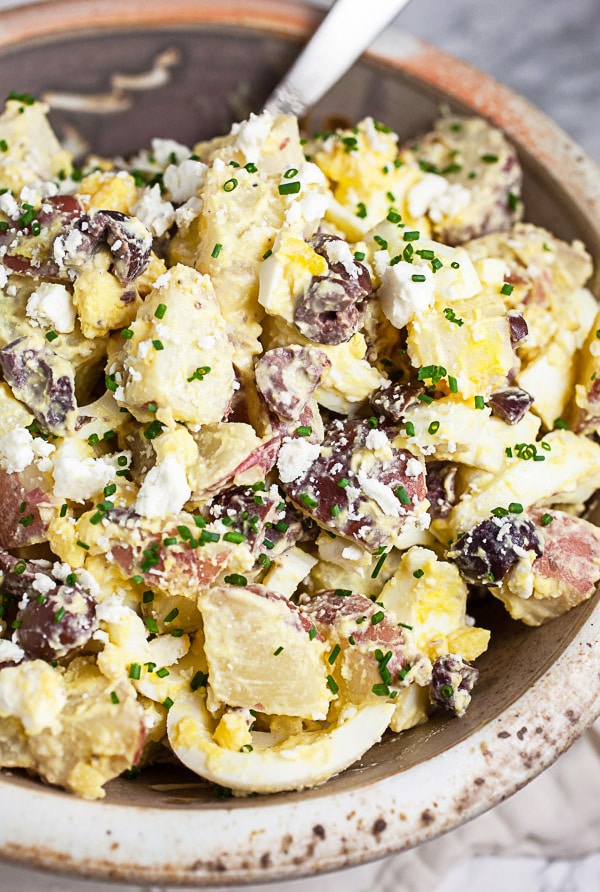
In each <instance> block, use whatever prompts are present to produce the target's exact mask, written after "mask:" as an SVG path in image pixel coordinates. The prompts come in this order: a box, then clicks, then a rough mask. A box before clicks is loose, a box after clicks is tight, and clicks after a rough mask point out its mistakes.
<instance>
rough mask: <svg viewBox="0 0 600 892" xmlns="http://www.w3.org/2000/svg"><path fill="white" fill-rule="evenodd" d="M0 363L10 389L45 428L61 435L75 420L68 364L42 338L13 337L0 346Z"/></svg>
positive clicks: (73, 393) (73, 394) (70, 369)
mask: <svg viewBox="0 0 600 892" xmlns="http://www.w3.org/2000/svg"><path fill="white" fill-rule="evenodd" d="M0 366H1V367H2V371H3V373H4V378H5V380H6V382H7V384H9V386H10V388H11V390H12V392H13V393H14V395H15V396H16V397H17V399H20V400H21V401H22V402H23V403H25V405H26V406H27V408H28V409H29V410H30V411H31V412H32V413H33V415H34V416H35V419H36V421H37V422H38V423H39V425H40V426H41V427H42V428H43V429H44V430H46V431H49V432H50V433H52V434H57V435H59V436H60V435H62V436H64V434H65V433H66V432H67V430H68V429H69V428H70V427H74V425H75V424H76V421H77V416H76V414H75V413H76V409H77V403H76V401H75V380H74V377H73V370H72V367H71V364H70V363H69V362H67V361H66V360H65V359H62V358H61V357H59V356H57V355H56V353H54V351H53V350H51V349H50V347H48V346H47V345H46V344H45V343H44V342H43V341H42V340H38V339H37V338H35V337H32V336H27V337H22V338H17V340H15V341H12V342H11V343H10V344H7V345H6V347H3V348H2V349H1V350H0Z"/></svg>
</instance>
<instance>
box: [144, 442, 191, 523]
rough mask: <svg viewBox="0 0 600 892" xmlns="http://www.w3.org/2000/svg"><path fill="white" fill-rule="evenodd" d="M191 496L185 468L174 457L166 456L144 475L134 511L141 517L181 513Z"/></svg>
mask: <svg viewBox="0 0 600 892" xmlns="http://www.w3.org/2000/svg"><path fill="white" fill-rule="evenodd" d="M191 494H192V491H191V489H190V486H189V483H188V481H187V475H186V472H185V468H184V467H183V465H182V464H180V462H179V461H178V460H177V457H176V456H175V455H167V456H166V457H165V458H164V459H163V460H162V461H161V462H160V463H159V464H157V465H154V467H153V468H150V470H149V471H148V473H147V474H146V477H145V479H144V482H143V483H142V485H141V487H140V491H139V492H138V496H137V499H136V502H135V510H136V511H137V512H138V514H141V515H142V517H167V516H168V515H169V514H177V513H178V512H179V511H181V509H182V508H183V506H184V505H185V503H186V502H187V500H188V499H189V497H190V496H191Z"/></svg>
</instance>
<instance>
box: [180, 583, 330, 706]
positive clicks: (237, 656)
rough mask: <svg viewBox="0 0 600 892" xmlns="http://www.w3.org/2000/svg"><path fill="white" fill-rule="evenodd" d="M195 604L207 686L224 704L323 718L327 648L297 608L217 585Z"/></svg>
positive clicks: (271, 595) (254, 591)
mask: <svg viewBox="0 0 600 892" xmlns="http://www.w3.org/2000/svg"><path fill="white" fill-rule="evenodd" d="M198 606H199V608H200V612H201V613H202V618H203V622H204V637H205V652H206V659H207V661H208V682H209V685H210V687H211V689H212V692H213V694H214V696H215V698H216V699H217V700H218V701H221V702H223V703H226V704H228V705H229V706H234V707H241V708H248V709H255V710H257V711H258V712H265V713H268V714H273V715H287V716H300V717H302V718H307V719H324V718H325V716H326V714H327V711H328V708H329V701H330V700H331V697H332V693H331V691H330V689H329V687H328V686H327V668H326V663H325V646H324V644H323V642H322V641H321V640H320V638H319V636H318V635H316V634H315V630H314V628H313V623H312V621H311V620H310V619H309V618H308V617H306V616H304V614H303V613H301V612H300V610H299V608H298V607H297V606H296V605H295V604H293V603H292V602H291V601H289V600H288V599H287V598H284V597H283V596H282V595H279V594H277V593H275V592H272V591H269V589H267V588H266V587H265V586H262V585H248V586H237V585H219V586H212V587H211V588H210V589H209V590H208V591H207V592H206V593H204V594H203V595H202V596H201V598H200V600H199V602H198Z"/></svg>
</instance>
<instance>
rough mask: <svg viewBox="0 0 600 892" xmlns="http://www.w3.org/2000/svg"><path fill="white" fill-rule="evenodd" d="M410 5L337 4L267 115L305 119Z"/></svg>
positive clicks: (357, 0)
mask: <svg viewBox="0 0 600 892" xmlns="http://www.w3.org/2000/svg"><path fill="white" fill-rule="evenodd" d="M407 3H408V0H337V2H336V3H334V5H333V6H332V8H331V9H330V11H329V12H328V14H327V15H326V16H325V18H324V19H323V21H322V22H321V24H320V26H319V27H318V28H317V30H316V31H315V33H314V34H313V36H312V37H311V39H310V40H309V42H308V43H307V44H306V46H305V47H304V49H303V50H302V52H301V53H300V55H299V56H298V58H297V60H296V61H295V63H294V64H293V65H292V67H291V69H290V70H289V71H288V73H287V74H286V75H285V77H284V78H283V80H282V81H281V82H280V83H279V85H278V86H277V87H276V88H275V90H274V91H273V93H272V94H271V96H270V97H269V99H268V100H267V103H266V105H265V111H267V112H269V113H270V114H272V115H277V114H292V115H297V116H298V117H300V116H302V115H303V114H304V112H306V111H307V110H308V109H309V108H310V107H311V106H313V105H314V104H315V103H316V102H318V101H319V99H320V98H321V97H322V96H324V95H325V93H326V92H327V91H328V90H329V89H330V87H332V86H333V85H334V84H335V83H336V82H337V81H338V80H339V79H340V78H341V77H342V75H343V74H345V73H346V71H348V69H349V68H350V67H351V66H352V64H353V63H354V62H355V61H356V59H358V57H359V56H360V54H361V53H362V52H363V51H364V50H366V49H367V48H368V47H369V46H370V44H371V43H372V42H373V40H374V39H375V38H376V37H377V35H378V34H380V33H381V32H382V31H383V30H384V29H385V28H386V27H387V25H389V24H390V22H391V21H392V20H393V19H394V18H395V17H396V16H397V15H398V13H399V12H400V11H401V10H402V9H403V8H404V7H405V6H406V4H407Z"/></svg>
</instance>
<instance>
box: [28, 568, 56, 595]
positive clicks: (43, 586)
mask: <svg viewBox="0 0 600 892" xmlns="http://www.w3.org/2000/svg"><path fill="white" fill-rule="evenodd" d="M31 588H32V589H33V590H34V591H36V592H39V593H40V595H47V594H48V592H51V591H52V589H53V588H56V582H55V581H54V579H52V578H51V577H50V576H46V574H45V573H36V574H35V576H34V577H33V582H32V583H31Z"/></svg>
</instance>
